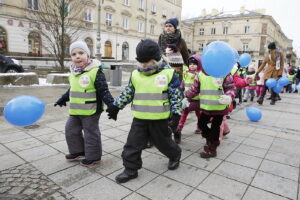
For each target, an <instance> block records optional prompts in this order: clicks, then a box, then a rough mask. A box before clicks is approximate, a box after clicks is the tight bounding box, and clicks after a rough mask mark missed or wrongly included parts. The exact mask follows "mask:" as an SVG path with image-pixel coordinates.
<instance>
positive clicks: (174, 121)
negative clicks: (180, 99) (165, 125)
mask: <svg viewBox="0 0 300 200" xmlns="http://www.w3.org/2000/svg"><path fill="white" fill-rule="evenodd" d="M180 117H181V116H180V115H178V114H173V116H172V118H171V124H170V127H171V129H172V131H173V132H176V130H177V126H178V124H179V120H180Z"/></svg>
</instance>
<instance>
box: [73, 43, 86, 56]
mask: <svg viewBox="0 0 300 200" xmlns="http://www.w3.org/2000/svg"><path fill="white" fill-rule="evenodd" d="M76 48H79V49H82V50H83V51H85V52H86V54H87V55H88V56H90V54H91V52H90V49H89V48H88V46H87V44H86V43H85V42H84V41H82V40H77V41H76V42H73V43H72V44H71V45H70V55H71V53H72V51H73V49H76Z"/></svg>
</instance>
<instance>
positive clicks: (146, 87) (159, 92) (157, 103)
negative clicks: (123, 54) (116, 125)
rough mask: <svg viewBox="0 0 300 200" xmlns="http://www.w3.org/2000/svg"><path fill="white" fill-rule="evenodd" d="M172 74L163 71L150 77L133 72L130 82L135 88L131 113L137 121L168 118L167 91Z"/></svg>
mask: <svg viewBox="0 0 300 200" xmlns="http://www.w3.org/2000/svg"><path fill="white" fill-rule="evenodd" d="M173 74H174V70H173V69H169V68H168V69H163V70H162V71H161V72H159V73H157V74H153V75H150V76H146V75H143V74H142V73H140V72H138V71H137V70H134V71H133V72H132V75H131V82H132V84H133V86H134V88H135V94H134V97H133V101H132V105H131V111H132V114H133V116H134V117H135V118H138V119H149V120H158V119H167V118H169V116H170V103H169V96H168V93H167V90H168V88H169V83H170V82H171V80H172V77H173Z"/></svg>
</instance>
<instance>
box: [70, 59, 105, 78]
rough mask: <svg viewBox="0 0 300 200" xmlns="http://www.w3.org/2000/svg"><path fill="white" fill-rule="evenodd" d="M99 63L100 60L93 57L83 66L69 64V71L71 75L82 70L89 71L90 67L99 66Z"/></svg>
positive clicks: (77, 73) (80, 72)
mask: <svg viewBox="0 0 300 200" xmlns="http://www.w3.org/2000/svg"><path fill="white" fill-rule="evenodd" d="M100 65H101V62H100V61H99V60H95V59H89V60H88V62H86V63H85V64H84V65H83V66H76V65H75V64H74V63H72V64H71V66H70V71H71V73H72V74H73V75H75V76H76V75H79V74H82V73H83V72H86V71H89V70H91V69H92V68H95V67H99V66H100Z"/></svg>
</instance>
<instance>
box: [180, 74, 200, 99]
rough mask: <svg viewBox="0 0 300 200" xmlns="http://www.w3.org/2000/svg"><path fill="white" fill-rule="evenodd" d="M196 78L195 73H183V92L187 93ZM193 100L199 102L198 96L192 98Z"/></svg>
mask: <svg viewBox="0 0 300 200" xmlns="http://www.w3.org/2000/svg"><path fill="white" fill-rule="evenodd" d="M196 76H197V73H195V74H194V73H191V72H184V74H183V81H184V90H185V91H188V90H189V89H190V87H191V86H192V85H193V84H194V81H195V77H196ZM192 99H193V100H199V99H200V97H199V95H198V96H196V97H193V98H192Z"/></svg>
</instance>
